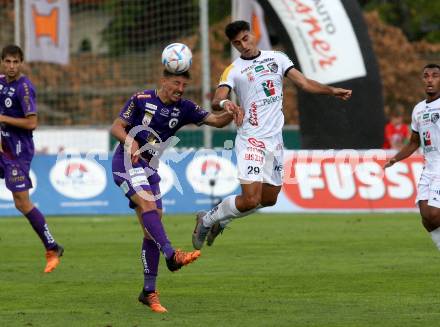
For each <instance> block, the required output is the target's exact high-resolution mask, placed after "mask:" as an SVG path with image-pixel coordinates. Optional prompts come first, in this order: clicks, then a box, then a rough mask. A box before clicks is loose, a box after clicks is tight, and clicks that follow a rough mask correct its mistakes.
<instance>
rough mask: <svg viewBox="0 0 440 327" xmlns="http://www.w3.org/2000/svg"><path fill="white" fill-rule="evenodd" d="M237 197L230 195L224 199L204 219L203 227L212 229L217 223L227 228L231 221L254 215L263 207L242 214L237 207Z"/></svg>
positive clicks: (259, 206)
mask: <svg viewBox="0 0 440 327" xmlns="http://www.w3.org/2000/svg"><path fill="white" fill-rule="evenodd" d="M236 197H237V195H230V196H228V197H226V198H224V199H223V201H222V202H220V203H219V204H218V205H217V206H215V207H214V208H212V209H211V210H210V211H209V212H208V213H207V214H206V215H205V216H204V217H203V226H205V227H212V225H214V224H215V223H216V222H220V224H221V225H222V227H225V226H226V225H227V224H228V223H229V222H230V221H231V219H236V218H241V217H246V216H248V215H250V214H251V213H254V212H255V211H256V210H257V209H259V208H261V205H258V207H256V208H254V209H251V210H248V211H245V212H240V211H239V210H238V209H237V207H236V206H235V198H236Z"/></svg>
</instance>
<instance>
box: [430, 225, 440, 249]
mask: <svg viewBox="0 0 440 327" xmlns="http://www.w3.org/2000/svg"><path fill="white" fill-rule="evenodd" d="M430 234H431V238H432V241H433V242H434V244H435V245H436V246H437V249H439V250H440V227H437V228H436V229H434V230H433V231H432V232H430Z"/></svg>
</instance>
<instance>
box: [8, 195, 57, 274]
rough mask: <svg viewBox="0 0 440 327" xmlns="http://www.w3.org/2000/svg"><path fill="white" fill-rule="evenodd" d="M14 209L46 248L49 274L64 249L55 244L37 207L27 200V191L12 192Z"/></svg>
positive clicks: (46, 268)
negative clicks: (24, 218) (25, 219)
mask: <svg viewBox="0 0 440 327" xmlns="http://www.w3.org/2000/svg"><path fill="white" fill-rule="evenodd" d="M12 196H13V198H14V203H15V207H16V208H17V210H18V211H20V212H21V213H22V214H23V215H24V216H25V217H26V218H27V219H28V220H29V223H30V224H31V226H32V228H33V229H34V231H35V233H37V235H38V236H39V237H40V239H41V241H42V242H43V244H44V247H45V248H46V267H45V268H44V272H45V273H50V272H52V271H54V270H55V268H56V267H57V266H58V265H59V264H60V257H61V256H62V255H63V253H64V248H63V247H62V246H61V245H59V244H57V243H56V242H55V239H54V238H53V236H52V234H51V233H50V230H49V227H48V226H47V223H46V219H45V218H44V216H43V214H42V213H41V212H40V210H38V208H37V207H35V206H34V204H33V203H32V202H31V200H30V198H29V191H28V190H26V191H22V192H12Z"/></svg>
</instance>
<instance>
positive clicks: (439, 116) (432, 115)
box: [431, 112, 440, 124]
mask: <svg viewBox="0 0 440 327" xmlns="http://www.w3.org/2000/svg"><path fill="white" fill-rule="evenodd" d="M439 118H440V114H439V113H438V112H434V113H433V114H431V122H432V123H433V124H435V123H436V122H437V120H438V119H439Z"/></svg>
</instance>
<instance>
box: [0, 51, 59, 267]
mask: <svg viewBox="0 0 440 327" xmlns="http://www.w3.org/2000/svg"><path fill="white" fill-rule="evenodd" d="M22 66H23V52H22V50H21V49H20V48H19V47H18V46H15V45H8V46H6V47H4V48H3V50H2V54H1V68H2V71H3V73H4V75H0V126H1V127H0V129H1V150H0V178H4V179H5V183H6V187H7V189H8V190H10V191H11V192H12V196H13V198H14V203H15V207H16V208H17V210H18V211H20V212H21V213H22V214H23V215H24V216H25V217H26V218H27V219H28V220H29V222H30V223H31V225H32V228H33V229H34V231H35V232H36V233H37V234H38V236H39V237H40V239H41V241H42V242H43V244H44V247H45V248H46V261H47V263H46V267H45V269H44V272H45V273H50V272H52V271H53V270H54V269H55V268H56V267H57V266H58V264H59V263H60V257H61V256H62V255H63V252H64V249H63V247H62V246H61V245H59V244H57V242H55V239H54V238H53V237H52V234H51V233H50V231H49V227H48V226H47V223H46V220H45V218H44V216H43V214H42V213H41V212H40V210H38V208H37V207H35V206H34V204H33V203H32V202H31V200H30V198H29V189H31V188H32V181H31V179H30V177H29V171H30V167H31V161H32V158H33V156H34V141H33V138H32V131H33V130H34V129H35V128H36V127H37V124H38V120H37V105H36V99H35V89H34V86H33V85H32V83H31V81H30V80H29V79H28V78H27V77H26V76H24V75H23V74H22V73H21V69H22Z"/></svg>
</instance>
